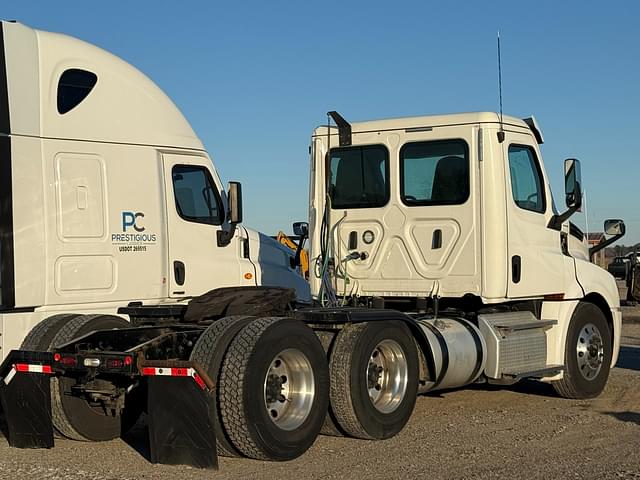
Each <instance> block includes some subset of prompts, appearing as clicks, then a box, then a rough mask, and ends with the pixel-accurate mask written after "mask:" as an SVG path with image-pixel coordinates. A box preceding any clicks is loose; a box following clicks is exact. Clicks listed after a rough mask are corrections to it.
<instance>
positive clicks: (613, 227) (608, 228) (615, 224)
mask: <svg viewBox="0 0 640 480" xmlns="http://www.w3.org/2000/svg"><path fill="white" fill-rule="evenodd" d="M626 231H627V227H626V226H625V224H624V220H620V219H610V220H605V221H604V233H606V234H607V235H613V237H611V238H609V239H607V240H605V241H604V242H601V243H599V244H598V245H594V246H593V247H591V248H590V249H589V259H590V260H591V259H592V258H593V256H594V255H595V254H596V253H598V252H599V251H600V250H602V249H604V248H607V247H608V246H609V245H611V244H612V243H614V242H616V241H617V240H619V239H620V238H622V237H623V236H624V234H625V233H626Z"/></svg>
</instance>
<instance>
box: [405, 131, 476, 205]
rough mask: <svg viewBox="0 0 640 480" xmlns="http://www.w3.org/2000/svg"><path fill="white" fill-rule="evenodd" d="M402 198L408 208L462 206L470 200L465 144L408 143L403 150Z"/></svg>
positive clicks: (448, 141)
mask: <svg viewBox="0 0 640 480" xmlns="http://www.w3.org/2000/svg"><path fill="white" fill-rule="evenodd" d="M400 178H401V179H402V183H401V185H400V195H401V198H402V202H403V203H404V204H405V205H408V206H425V205H460V204H463V203H464V202H466V201H467V199H468V198H469V149H468V147H467V143H466V142H465V141H464V140H444V141H433V142H415V143H407V144H405V145H404V146H403V147H402V149H401V150H400Z"/></svg>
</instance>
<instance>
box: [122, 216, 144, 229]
mask: <svg viewBox="0 0 640 480" xmlns="http://www.w3.org/2000/svg"><path fill="white" fill-rule="evenodd" d="M142 218H144V213H142V212H136V213H134V212H122V231H123V232H126V231H127V228H129V227H133V229H134V230H135V231H136V232H144V227H142V226H140V225H139V222H140V219H142Z"/></svg>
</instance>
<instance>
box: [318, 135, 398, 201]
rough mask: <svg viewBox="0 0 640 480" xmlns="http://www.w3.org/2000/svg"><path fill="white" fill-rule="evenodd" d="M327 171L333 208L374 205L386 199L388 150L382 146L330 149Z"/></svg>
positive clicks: (387, 196)
mask: <svg viewBox="0 0 640 480" xmlns="http://www.w3.org/2000/svg"><path fill="white" fill-rule="evenodd" d="M329 174H330V179H329V197H330V198H331V207H332V208H375V207H383V206H384V205H386V203H387V202H388V201H389V184H388V178H389V152H388V151H387V149H386V147H384V146H382V145H369V146H364V147H348V148H334V149H332V150H331V160H330V164H329Z"/></svg>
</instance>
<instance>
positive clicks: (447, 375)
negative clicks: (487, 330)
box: [418, 317, 487, 393]
mask: <svg viewBox="0 0 640 480" xmlns="http://www.w3.org/2000/svg"><path fill="white" fill-rule="evenodd" d="M418 324H419V325H420V327H421V328H422V330H423V331H424V334H425V336H426V338H427V341H428V342H429V346H430V347H431V351H432V352H433V361H434V367H435V378H433V379H431V380H432V381H430V382H427V383H426V385H425V386H424V387H422V388H421V389H420V393H424V392H427V391H432V390H442V389H445V388H456V387H461V386H463V385H467V384H469V383H472V382H474V381H475V380H476V379H477V378H478V377H479V376H480V374H481V373H482V372H483V371H484V367H485V363H486V360H487V353H486V352H487V347H486V344H485V341H484V338H483V337H482V334H481V333H480V330H478V328H477V327H476V326H475V325H474V324H472V323H471V322H469V321H467V320H464V319H462V318H455V317H453V318H438V319H435V320H434V319H421V320H418Z"/></svg>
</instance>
